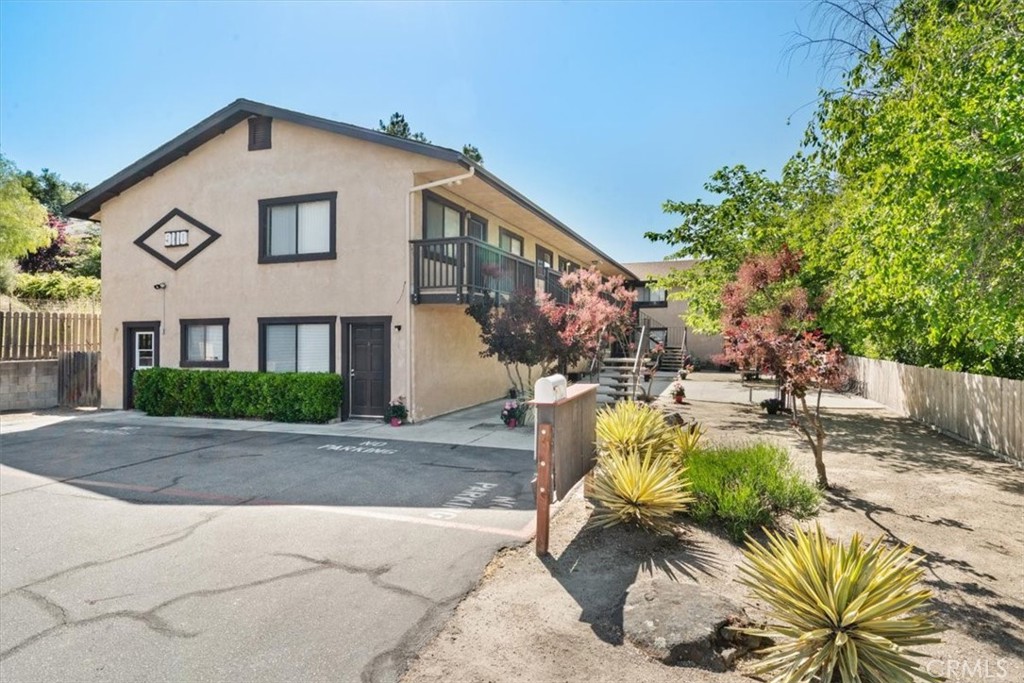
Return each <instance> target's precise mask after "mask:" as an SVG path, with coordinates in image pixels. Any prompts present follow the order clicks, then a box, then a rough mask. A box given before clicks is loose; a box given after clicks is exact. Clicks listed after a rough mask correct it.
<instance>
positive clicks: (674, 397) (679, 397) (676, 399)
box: [672, 396, 683, 403]
mask: <svg viewBox="0 0 1024 683" xmlns="http://www.w3.org/2000/svg"><path fill="white" fill-rule="evenodd" d="M672 398H673V400H675V402H676V403H682V402H683V397H682V396H673V397H672Z"/></svg>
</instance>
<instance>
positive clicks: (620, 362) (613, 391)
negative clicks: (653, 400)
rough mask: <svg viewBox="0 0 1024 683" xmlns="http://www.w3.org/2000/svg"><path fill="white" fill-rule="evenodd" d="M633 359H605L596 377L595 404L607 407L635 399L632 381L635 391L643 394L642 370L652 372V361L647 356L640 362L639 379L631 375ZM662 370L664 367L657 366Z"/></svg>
mask: <svg viewBox="0 0 1024 683" xmlns="http://www.w3.org/2000/svg"><path fill="white" fill-rule="evenodd" d="M635 363H636V359H635V358H605V359H604V361H603V362H602V364H601V371H600V373H599V375H598V380H597V382H598V385H599V386H598V388H597V402H598V404H601V405H608V404H611V403H615V402H617V401H622V400H630V399H633V398H635V396H634V394H633V388H634V380H635V386H636V391H637V392H639V393H643V392H644V391H645V390H646V389H647V382H646V381H644V377H643V375H644V370H645V369H646V370H651V371H653V370H654V360H653V359H651V358H650V357H649V356H646V357H644V358H643V359H642V360H641V362H640V372H639V373H637V374H638V375H639V377H635V376H634V374H633V365H634V364H635ZM659 369H661V370H663V369H664V367H662V366H659Z"/></svg>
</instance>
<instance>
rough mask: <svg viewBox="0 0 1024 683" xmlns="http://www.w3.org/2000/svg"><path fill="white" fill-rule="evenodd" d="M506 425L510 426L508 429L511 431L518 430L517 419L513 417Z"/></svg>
mask: <svg viewBox="0 0 1024 683" xmlns="http://www.w3.org/2000/svg"><path fill="white" fill-rule="evenodd" d="M506 424H508V428H509V429H515V428H516V419H515V418H514V417H513V418H512V419H511V420H509V421H508V422H507V423H506Z"/></svg>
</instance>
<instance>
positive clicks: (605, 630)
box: [403, 378, 1024, 683]
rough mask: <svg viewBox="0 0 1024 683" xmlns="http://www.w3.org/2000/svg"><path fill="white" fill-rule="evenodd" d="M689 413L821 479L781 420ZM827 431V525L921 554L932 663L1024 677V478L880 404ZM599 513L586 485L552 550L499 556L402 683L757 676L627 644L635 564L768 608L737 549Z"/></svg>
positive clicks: (736, 411)
mask: <svg viewBox="0 0 1024 683" xmlns="http://www.w3.org/2000/svg"><path fill="white" fill-rule="evenodd" d="M713 380H714V381H721V380H719V379H718V378H713ZM688 381H689V380H688ZM673 408H674V407H673ZM682 410H683V412H684V414H686V415H687V416H691V417H694V418H696V419H698V420H700V421H701V422H702V423H704V424H705V425H706V426H707V427H708V429H709V436H710V437H711V438H713V439H717V440H729V439H732V440H735V439H740V440H744V439H747V440H749V439H760V438H764V439H772V440H775V441H778V442H780V443H783V444H787V445H788V446H790V447H791V452H792V454H793V460H794V462H795V464H796V465H797V466H798V467H799V468H800V469H801V470H802V471H804V472H805V474H806V476H807V477H808V478H809V479H810V478H812V475H813V463H812V460H811V455H810V450H809V448H808V447H807V445H806V444H805V443H802V442H801V441H799V439H798V438H797V435H796V434H795V432H793V431H792V430H791V428H790V427H789V426H788V420H787V419H786V418H784V417H768V416H765V415H763V414H762V413H761V412H760V410H758V409H757V408H756V407H754V406H749V405H742V404H738V403H727V402H711V401H690V402H688V403H687V404H686V405H684V406H683V407H682ZM827 430H828V433H829V435H830V438H829V441H828V444H827V446H826V452H825V458H826V464H827V466H828V471H829V478H830V481H831V483H832V484H833V486H834V490H832V491H830V492H829V493H828V494H827V496H826V499H825V502H824V504H823V505H822V509H821V511H820V515H819V517H818V520H819V521H820V522H821V524H822V526H823V527H824V529H825V530H826V531H827V532H828V533H829V534H830V535H831V536H833V537H837V538H843V539H846V538H848V537H849V536H850V535H851V534H852V533H853V532H855V531H859V532H861V533H862V534H863V535H865V536H866V537H868V538H874V537H876V536H879V535H883V536H885V538H886V539H888V540H890V541H893V542H901V543H906V544H910V545H913V546H914V547H915V548H916V549H917V551H918V552H919V553H921V554H923V555H924V556H925V558H926V559H925V567H926V572H925V576H924V582H925V583H926V584H927V586H928V587H929V588H931V589H932V590H933V591H934V593H935V598H934V601H933V607H934V611H935V612H936V616H937V619H938V620H939V621H941V622H942V623H943V624H944V625H945V626H946V627H947V629H948V630H947V631H946V632H945V633H944V634H943V636H942V637H943V643H942V644H940V645H934V646H930V647H926V648H922V651H923V652H924V653H925V654H926V655H927V657H926V658H925V659H923V660H922V662H923V663H925V664H926V666H927V668H928V670H929V671H930V672H931V673H933V674H935V675H941V676H944V677H946V678H948V679H949V680H951V681H1022V680H1024V472H1022V470H1021V469H1020V468H1018V467H1015V466H1013V465H1010V464H1007V463H1004V462H1001V461H999V460H997V459H994V458H992V457H991V456H988V455H986V454H985V453H983V452H981V451H978V450H976V449H973V448H971V447H969V446H966V445H964V444H962V443H960V442H958V441H955V440H952V439H949V438H947V437H944V436H941V435H938V434H936V433H934V432H932V431H930V430H928V429H927V428H925V427H923V426H921V425H918V424H917V423H915V422H913V421H911V420H908V419H906V418H902V417H899V416H897V415H895V414H893V413H891V412H889V411H887V410H884V409H881V408H879V409H856V410H841V409H830V410H829V411H827ZM589 514H590V506H589V504H588V503H587V502H586V501H585V500H584V499H583V497H582V495H581V493H580V491H579V490H577V491H576V492H575V493H574V495H573V496H570V498H569V499H567V500H566V501H565V502H564V503H563V504H562V507H561V509H560V511H559V512H558V515H557V516H556V518H555V521H554V523H553V528H552V536H551V555H550V557H547V558H543V559H540V558H537V557H536V556H535V555H534V552H533V546H532V544H529V545H526V546H523V547H519V548H515V549H510V550H506V551H504V552H503V553H502V554H500V555H499V556H498V557H497V558H496V559H495V560H494V561H493V562H492V563H491V565H490V567H489V568H488V572H487V574H486V575H485V578H484V579H483V581H482V582H481V584H480V585H479V586H478V588H477V589H476V590H475V591H474V592H473V593H472V594H470V595H469V596H468V597H467V598H466V599H465V600H464V601H463V602H462V604H461V605H460V606H459V608H458V610H457V611H456V614H455V616H454V617H453V618H452V619H451V620H450V621H449V623H448V624H447V625H446V626H445V627H444V629H443V630H442V632H441V633H440V634H439V635H438V637H437V638H436V639H435V640H434V641H433V642H432V643H430V644H429V645H428V646H427V647H426V648H424V649H423V650H422V651H421V652H420V654H419V656H418V658H417V659H416V660H415V661H414V662H413V663H412V665H411V666H410V670H409V671H408V673H407V675H406V676H405V678H404V679H403V680H405V681H407V682H410V683H411V682H419V681H437V680H444V681H474V682H477V681H520V680H522V681H543V682H547V681H552V682H554V681H595V682H596V681H608V682H609V683H611V682H619V681H643V682H646V681H650V682H652V683H658V682H660V681H674V682H678V681H693V682H695V683H704V682H708V683H711V682H715V683H738V682H740V681H748V682H749V681H750V678H747V677H745V676H743V675H742V672H743V670H744V669H745V668H748V667H749V662H747V663H745V664H741V667H740V670H739V671H738V672H730V673H722V674H716V673H711V672H708V671H704V670H701V669H694V668H686V669H681V668H674V667H667V666H664V665H662V664H660V663H658V662H653V661H651V660H650V659H648V658H647V657H646V656H645V655H644V654H642V653H641V652H639V651H638V650H636V649H635V648H633V647H632V646H631V645H629V644H628V643H624V642H623V638H622V604H623V599H624V595H625V591H626V589H627V588H628V587H629V585H630V584H631V583H632V582H633V580H634V579H635V578H636V576H637V575H638V573H639V572H646V573H664V574H667V575H669V576H673V577H675V578H676V579H677V580H679V581H696V582H698V583H700V584H702V585H704V586H707V587H709V588H711V589H713V590H715V591H719V592H720V593H721V594H723V595H726V596H728V597H731V598H734V599H736V600H739V601H742V602H744V603H746V604H748V605H750V609H749V611H750V613H751V615H752V616H754V617H755V618H757V617H759V616H761V615H760V611H759V609H758V606H757V605H756V604H752V603H751V602H750V601H749V600H748V599H747V598H746V596H745V592H744V589H743V587H742V586H740V585H739V584H737V583H736V577H737V567H738V565H739V564H740V563H741V561H742V556H741V553H740V551H739V548H738V547H737V546H735V545H734V544H733V543H731V542H730V541H729V540H727V539H726V538H724V537H723V536H721V535H719V534H716V533H713V532H709V531H705V530H702V529H698V528H696V527H695V526H693V525H691V524H687V525H686V526H685V533H684V539H683V541H682V542H679V541H676V540H675V539H667V540H666V539H659V538H655V537H652V536H651V535H649V534H645V533H643V532H640V531H635V530H631V529H625V528H615V529H612V530H605V531H596V530H592V529H585V528H584V525H585V524H586V522H587V519H588V518H589Z"/></svg>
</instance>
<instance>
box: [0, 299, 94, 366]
mask: <svg viewBox="0 0 1024 683" xmlns="http://www.w3.org/2000/svg"><path fill="white" fill-rule="evenodd" d="M99 350H100V316H99V314H98V313H46V312H40V311H29V312H20V313H15V312H0V361H4V360H43V359H48V358H57V357H58V355H59V354H61V353H65V352H72V351H96V352H98V351H99Z"/></svg>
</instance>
